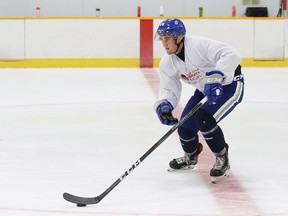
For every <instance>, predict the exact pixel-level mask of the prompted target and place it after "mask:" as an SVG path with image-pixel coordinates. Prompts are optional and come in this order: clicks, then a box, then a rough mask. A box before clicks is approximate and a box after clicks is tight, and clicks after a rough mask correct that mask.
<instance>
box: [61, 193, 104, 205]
mask: <svg viewBox="0 0 288 216" xmlns="http://www.w3.org/2000/svg"><path fill="white" fill-rule="evenodd" d="M63 198H64V199H65V200H67V201H68V202H71V203H75V204H77V205H79V204H80V205H91V204H97V203H99V202H100V201H101V199H100V198H99V197H79V196H75V195H72V194H69V193H64V194H63Z"/></svg>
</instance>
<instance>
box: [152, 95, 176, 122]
mask: <svg viewBox="0 0 288 216" xmlns="http://www.w3.org/2000/svg"><path fill="white" fill-rule="evenodd" d="M173 109H174V108H173V106H172V105H171V103H170V102H169V101H167V100H159V101H157V102H156V103H155V105H154V110H155V111H156V113H157V115H158V118H159V119H160V121H161V123H162V124H164V125H174V124H176V123H177V122H178V119H177V118H174V117H173V115H172V111H173Z"/></svg>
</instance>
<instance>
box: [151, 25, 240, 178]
mask: <svg viewBox="0 0 288 216" xmlns="http://www.w3.org/2000/svg"><path fill="white" fill-rule="evenodd" d="M185 34H186V29H185V26H184V24H183V22H182V21H181V20H179V19H167V20H165V21H163V22H161V23H160V25H159V27H158V29H157V32H156V34H155V38H156V39H160V40H161V41H162V45H163V47H164V49H165V50H166V54H165V55H164V56H163V57H162V59H161V61H160V66H159V72H160V92H159V100H158V101H157V102H156V103H155V105H154V109H155V111H156V113H157V115H158V117H159V119H160V121H161V123H162V124H165V125H174V124H176V123H177V122H178V120H177V119H176V118H174V117H173V114H172V111H173V110H174V109H175V107H176V106H177V104H178V103H179V100H180V96H181V90H182V84H181V81H183V82H184V83H186V84H190V85H192V86H194V87H195V88H196V90H195V91H194V94H192V96H191V98H190V99H189V100H188V102H187V104H186V106H185V107H184V110H183V112H182V114H181V118H182V117H183V116H185V115H186V114H187V113H188V112H189V111H190V110H191V109H192V108H193V107H194V106H195V105H196V104H197V103H198V102H199V101H200V100H202V99H203V98H204V97H205V96H206V97H207V99H208V100H207V102H206V103H205V104H204V105H203V106H202V107H201V108H200V109H199V110H198V111H197V112H195V114H193V115H192V116H191V117H190V118H189V119H188V120H187V121H186V122H184V123H183V124H182V125H181V126H180V127H179V128H178V134H179V139H180V143H181V146H182V148H183V150H184V156H183V157H180V158H176V159H173V160H172V161H171V162H170V163H169V166H170V168H169V169H168V170H170V171H172V170H180V169H193V168H194V166H195V165H196V164H197V162H198V156H199V154H200V153H201V151H202V149H203V146H202V144H201V143H199V138H198V132H199V131H200V132H201V133H202V135H203V137H204V139H205V141H206V143H207V145H208V146H209V148H210V150H211V151H212V152H213V153H214V155H215V157H216V162H215V164H214V166H213V167H212V169H211V171H210V176H211V181H212V182H213V183H216V182H219V181H221V180H224V179H225V178H227V177H228V176H229V169H230V164H229V158H228V144H227V143H226V141H225V138H224V135H223V132H222V130H221V128H220V126H219V125H218V123H219V122H220V121H221V120H222V119H223V118H224V117H226V116H227V115H228V114H229V113H230V112H231V111H232V110H233V109H234V108H235V107H236V105H237V104H239V103H240V102H241V101H242V98H243V90H244V81H243V76H242V74H241V66H240V62H241V56H240V54H239V53H238V51H237V50H235V49H234V48H232V47H230V46H228V45H226V44H224V43H222V42H219V41H215V40H211V39H208V38H205V37H199V36H186V35H185Z"/></svg>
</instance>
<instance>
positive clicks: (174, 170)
mask: <svg viewBox="0 0 288 216" xmlns="http://www.w3.org/2000/svg"><path fill="white" fill-rule="evenodd" d="M194 167H195V165H189V166H186V167H183V168H181V169H173V168H171V167H169V168H168V169H167V171H168V172H177V171H182V170H190V169H194Z"/></svg>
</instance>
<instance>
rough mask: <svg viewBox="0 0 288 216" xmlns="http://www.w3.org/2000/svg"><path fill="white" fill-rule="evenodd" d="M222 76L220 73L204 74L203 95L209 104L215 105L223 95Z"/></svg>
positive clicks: (215, 71)
mask: <svg viewBox="0 0 288 216" xmlns="http://www.w3.org/2000/svg"><path fill="white" fill-rule="evenodd" d="M223 76H224V74H223V73H222V72H221V71H217V70H214V71H210V72H207V73H206V77H205V87H204V94H205V95H206V96H207V98H208V103H209V104H215V103H216V101H217V100H218V99H219V98H220V97H222V95H223V94H224V91H223V86H222V84H221V83H222V80H223Z"/></svg>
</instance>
